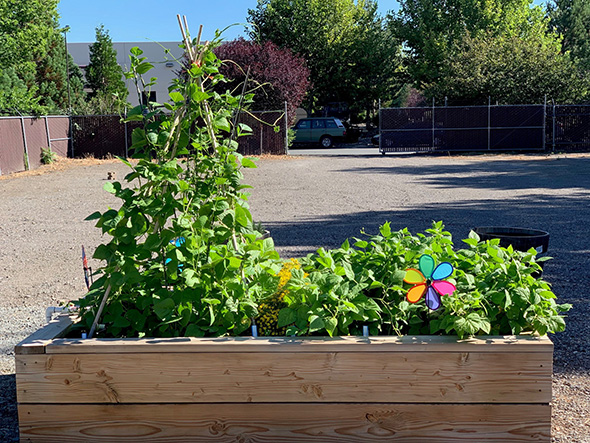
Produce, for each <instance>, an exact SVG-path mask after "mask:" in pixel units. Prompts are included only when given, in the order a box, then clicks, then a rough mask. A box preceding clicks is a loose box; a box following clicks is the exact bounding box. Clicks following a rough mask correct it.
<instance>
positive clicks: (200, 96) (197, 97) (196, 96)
mask: <svg viewBox="0 0 590 443" xmlns="http://www.w3.org/2000/svg"><path fill="white" fill-rule="evenodd" d="M209 97H210V95H209V94H207V93H206V92H203V91H199V90H198V89H195V90H194V91H193V92H192V93H191V99H192V100H193V101H194V102H195V103H200V102H202V101H204V100H207V99H208V98H209Z"/></svg>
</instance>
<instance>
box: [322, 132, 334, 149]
mask: <svg viewBox="0 0 590 443" xmlns="http://www.w3.org/2000/svg"><path fill="white" fill-rule="evenodd" d="M333 144H334V141H333V140H332V137H330V136H329V135H324V136H323V137H322V138H321V139H320V145H322V148H331V147H332V145H333Z"/></svg>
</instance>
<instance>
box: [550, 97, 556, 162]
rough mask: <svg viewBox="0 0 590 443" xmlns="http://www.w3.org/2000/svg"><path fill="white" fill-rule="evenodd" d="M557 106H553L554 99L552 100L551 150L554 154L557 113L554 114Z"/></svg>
mask: <svg viewBox="0 0 590 443" xmlns="http://www.w3.org/2000/svg"><path fill="white" fill-rule="evenodd" d="M556 110H557V108H556V107H555V100H553V129H552V131H553V148H552V150H551V152H552V153H553V154H555V128H556V123H557V115H555V113H556Z"/></svg>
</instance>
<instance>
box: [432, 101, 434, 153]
mask: <svg viewBox="0 0 590 443" xmlns="http://www.w3.org/2000/svg"><path fill="white" fill-rule="evenodd" d="M432 150H433V151H434V97H432Z"/></svg>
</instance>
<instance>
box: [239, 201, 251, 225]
mask: <svg viewBox="0 0 590 443" xmlns="http://www.w3.org/2000/svg"><path fill="white" fill-rule="evenodd" d="M248 215H249V214H248V212H247V211H246V209H244V208H242V207H241V206H240V205H237V206H236V222H238V224H239V225H241V226H244V227H247V226H248V225H249V223H250V217H249V216H248Z"/></svg>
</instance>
